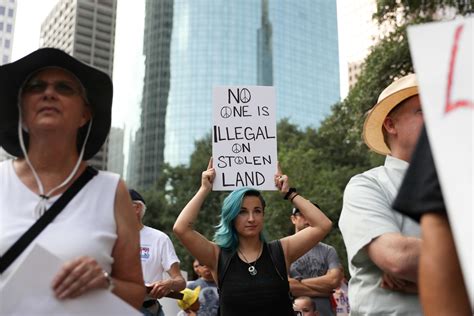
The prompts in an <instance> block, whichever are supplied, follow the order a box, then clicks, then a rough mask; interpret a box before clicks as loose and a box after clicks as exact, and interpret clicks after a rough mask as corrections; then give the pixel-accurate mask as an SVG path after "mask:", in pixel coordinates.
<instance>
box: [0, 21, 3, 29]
mask: <svg viewBox="0 0 474 316" xmlns="http://www.w3.org/2000/svg"><path fill="white" fill-rule="evenodd" d="M0 31H3V22H0Z"/></svg>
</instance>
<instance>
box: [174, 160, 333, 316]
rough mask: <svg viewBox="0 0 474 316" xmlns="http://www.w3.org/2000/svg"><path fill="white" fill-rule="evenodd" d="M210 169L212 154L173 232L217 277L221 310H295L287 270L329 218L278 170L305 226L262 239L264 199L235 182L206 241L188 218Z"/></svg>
mask: <svg viewBox="0 0 474 316" xmlns="http://www.w3.org/2000/svg"><path fill="white" fill-rule="evenodd" d="M215 175H216V172H215V170H214V168H213V167H212V159H211V160H210V161H209V165H208V167H207V170H206V171H204V172H203V173H202V176H201V187H200V188H199V190H198V192H197V193H196V194H195V195H194V197H193V198H192V199H191V200H190V201H189V202H188V204H187V205H186V206H185V208H184V209H183V210H182V211H181V214H180V215H179V216H178V218H177V220H176V223H175V224H174V227H173V230H174V233H175V234H176V236H177V237H178V238H179V240H180V241H181V242H182V243H183V245H184V246H185V247H186V248H187V249H188V250H189V251H190V253H191V254H192V255H193V256H194V257H195V258H197V259H198V260H199V262H200V263H202V264H204V265H206V266H208V267H209V268H210V269H211V271H212V275H213V277H214V279H215V280H217V281H218V286H219V289H220V298H219V299H220V307H219V308H220V314H221V315H224V316H229V315H230V316H232V315H294V312H293V309H292V303H291V298H290V295H289V284H288V278H287V270H288V268H289V266H290V265H291V263H292V262H293V261H295V260H296V259H298V258H299V257H300V256H302V255H303V254H305V253H306V252H307V251H309V250H310V249H311V248H312V247H314V245H316V244H317V243H318V242H319V241H320V240H322V239H323V238H324V237H325V236H326V235H327V234H328V233H329V231H330V230H331V225H332V223H331V221H330V220H329V219H328V218H327V217H326V216H325V215H324V214H323V213H322V212H321V210H320V209H318V208H317V207H316V206H315V205H313V204H312V203H311V202H310V201H309V200H307V199H305V198H303V197H302V196H301V195H299V194H298V193H297V192H296V190H295V189H294V188H290V185H289V181H288V177H287V176H286V175H283V174H282V173H281V170H278V172H277V174H276V175H275V186H276V187H277V189H278V191H279V192H280V193H281V194H282V196H283V197H284V199H286V200H289V201H290V202H291V203H292V204H293V206H294V207H296V208H298V209H299V210H301V212H302V214H303V215H304V216H305V218H306V219H307V220H308V223H309V225H310V227H308V228H307V229H304V230H301V231H299V232H298V233H296V234H294V235H291V236H288V237H285V238H282V239H280V240H276V241H272V242H266V241H265V238H264V237H263V226H264V215H265V201H264V200H263V197H262V196H261V194H260V192H259V191H258V190H256V189H252V188H239V189H236V190H234V191H233V192H231V193H230V194H229V196H227V198H226V199H225V200H224V203H223V206H222V210H221V216H220V218H221V220H220V223H219V225H218V226H217V230H216V232H215V235H214V241H209V240H207V239H206V238H205V237H204V236H203V235H201V234H200V233H199V232H197V231H195V230H194V229H193V223H194V222H195V221H196V218H197V216H198V213H199V210H200V209H201V207H202V204H203V203H204V200H205V199H206V197H207V195H208V194H209V192H210V191H211V190H212V183H213V181H214V178H215ZM224 277H225V278H224Z"/></svg>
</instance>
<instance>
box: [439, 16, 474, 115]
mask: <svg viewBox="0 0 474 316" xmlns="http://www.w3.org/2000/svg"><path fill="white" fill-rule="evenodd" d="M463 29H464V25H459V26H458V27H457V28H456V32H455V33H454V43H453V47H452V49H451V60H450V62H449V73H448V86H447V91H446V106H445V109H444V112H445V113H448V112H450V111H453V110H455V109H458V108H461V107H474V103H473V102H472V101H471V100H457V101H451V91H452V88H453V81H454V79H453V77H454V67H455V65H456V56H457V53H458V44H459V40H460V38H461V33H462V31H463Z"/></svg>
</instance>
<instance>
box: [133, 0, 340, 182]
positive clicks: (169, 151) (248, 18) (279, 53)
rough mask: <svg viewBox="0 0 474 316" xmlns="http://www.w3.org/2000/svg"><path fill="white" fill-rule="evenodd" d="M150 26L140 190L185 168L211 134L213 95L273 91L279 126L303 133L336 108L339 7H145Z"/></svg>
mask: <svg viewBox="0 0 474 316" xmlns="http://www.w3.org/2000/svg"><path fill="white" fill-rule="evenodd" d="M146 16H147V17H146V19H145V36H144V54H145V61H146V62H145V81H144V87H143V96H142V101H141V103H140V107H141V117H140V126H139V127H138V128H137V129H136V134H135V132H134V133H133V134H132V136H134V138H135V141H134V142H133V143H131V144H130V157H129V158H128V161H129V165H128V173H127V181H128V182H131V183H132V185H134V186H139V187H144V188H146V187H149V186H150V185H151V184H152V183H154V182H155V181H156V179H157V177H158V175H159V172H160V168H161V164H162V162H163V158H162V157H164V161H165V162H167V163H170V164H171V165H177V164H182V163H184V164H186V163H188V161H189V157H190V155H191V153H192V152H193V150H194V143H195V141H196V140H198V139H201V138H203V137H204V136H205V135H206V134H208V133H210V132H211V126H212V89H213V87H214V86H221V85H273V86H275V88H276V92H277V117H278V118H279V119H281V118H288V119H289V120H290V122H292V123H295V124H297V125H298V126H300V127H301V128H305V127H317V126H319V124H320V122H321V121H322V120H323V119H324V117H325V116H326V115H327V114H328V113H329V112H330V107H331V106H332V105H333V104H334V103H336V102H337V101H338V100H339V66H338V35H337V15H336V3H335V1H313V0H299V1H288V0H260V1H255V0H239V1H226V0H214V1H208V0H193V1H188V0H174V1H171V0H168V1H152V0H148V1H147V8H146ZM150 17H153V19H152V20H151V21H149V19H150ZM150 30H153V31H150ZM153 47H154V48H153ZM152 48H153V49H152ZM167 49H169V51H167ZM150 82H151V83H150ZM152 87H153V89H151V88H152ZM148 90H149V91H148ZM163 146H164V147H163Z"/></svg>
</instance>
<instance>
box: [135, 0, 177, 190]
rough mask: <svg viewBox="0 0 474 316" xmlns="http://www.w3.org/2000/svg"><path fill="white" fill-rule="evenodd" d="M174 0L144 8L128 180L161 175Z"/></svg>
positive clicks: (148, 180) (140, 183)
mask: <svg viewBox="0 0 474 316" xmlns="http://www.w3.org/2000/svg"><path fill="white" fill-rule="evenodd" d="M172 26H173V0H161V1H154V0H148V1H147V2H146V8H145V35H144V37H143V54H144V56H145V78H144V82H143V92H142V100H141V103H140V108H141V114H140V127H139V129H138V131H137V133H136V137H135V142H134V144H133V146H132V148H133V152H132V154H133V155H135V157H134V158H133V163H132V164H130V168H129V172H128V175H129V176H128V178H127V181H128V182H129V184H131V185H133V186H137V187H149V186H150V185H152V184H153V183H154V182H155V181H156V178H157V177H158V175H159V172H160V170H161V166H162V164H163V149H164V145H165V117H166V107H167V103H168V92H169V87H170V42H171V31H172Z"/></svg>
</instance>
